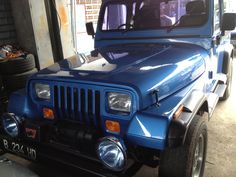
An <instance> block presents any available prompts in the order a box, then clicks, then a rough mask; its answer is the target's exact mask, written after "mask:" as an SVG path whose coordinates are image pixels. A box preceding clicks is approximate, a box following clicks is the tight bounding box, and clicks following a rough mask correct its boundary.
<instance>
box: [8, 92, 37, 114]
mask: <svg viewBox="0 0 236 177" xmlns="http://www.w3.org/2000/svg"><path fill="white" fill-rule="evenodd" d="M29 105H30V104H29V100H28V97H27V94H26V90H25V89H21V90H18V91H16V92H13V93H12V94H11V96H10V98H9V102H8V108H7V111H8V112H10V113H14V114H16V115H17V116H19V117H27V118H36V117H39V116H38V115H37V114H38V113H37V112H35V110H37V108H33V107H30V106H29ZM31 105H32V104H31Z"/></svg>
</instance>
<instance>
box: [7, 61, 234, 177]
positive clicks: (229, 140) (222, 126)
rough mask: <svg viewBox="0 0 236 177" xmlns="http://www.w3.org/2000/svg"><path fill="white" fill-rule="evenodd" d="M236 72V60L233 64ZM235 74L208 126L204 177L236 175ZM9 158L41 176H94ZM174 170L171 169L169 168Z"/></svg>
mask: <svg viewBox="0 0 236 177" xmlns="http://www.w3.org/2000/svg"><path fill="white" fill-rule="evenodd" d="M234 68H235V69H236V61H234ZM235 90H236V72H235V74H234V80H233V87H232V91H233V92H232V93H231V96H230V98H229V99H228V100H227V101H225V102H220V103H219V104H218V105H217V109H216V111H215V113H214V115H213V117H212V119H211V121H210V122H209V124H208V130H209V141H208V154H207V162H206V169H205V175H204V177H234V176H236V103H235V100H236V92H235ZM6 156H7V157H8V158H10V159H12V160H15V161H17V162H19V163H20V164H22V165H24V166H26V167H29V168H30V169H31V170H33V171H34V172H36V173H37V174H38V175H39V176H40V177H52V176H56V177H77V176H91V175H88V174H84V173H82V172H78V171H77V172H72V171H71V170H68V169H65V168H63V167H62V166H60V165H56V164H47V165H45V164H35V163H31V162H29V161H26V160H24V159H21V158H19V157H16V156H13V155H10V154H7V155H6ZM170 168H171V167H170ZM154 176H157V169H152V168H148V167H143V168H142V169H141V170H140V171H139V172H138V173H137V174H136V175H135V177H154Z"/></svg>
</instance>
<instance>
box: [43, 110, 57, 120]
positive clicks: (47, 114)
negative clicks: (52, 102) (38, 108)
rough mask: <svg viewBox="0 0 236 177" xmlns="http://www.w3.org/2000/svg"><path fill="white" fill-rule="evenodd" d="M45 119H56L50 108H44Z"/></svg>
mask: <svg viewBox="0 0 236 177" xmlns="http://www.w3.org/2000/svg"><path fill="white" fill-rule="evenodd" d="M43 117H44V118H45V119H49V120H53V119H54V112H53V110H52V109H50V108H43Z"/></svg>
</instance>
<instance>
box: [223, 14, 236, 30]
mask: <svg viewBox="0 0 236 177" xmlns="http://www.w3.org/2000/svg"><path fill="white" fill-rule="evenodd" d="M235 25H236V14H235V13H224V15H223V17H222V25H221V31H222V32H224V31H231V30H234V28H235Z"/></svg>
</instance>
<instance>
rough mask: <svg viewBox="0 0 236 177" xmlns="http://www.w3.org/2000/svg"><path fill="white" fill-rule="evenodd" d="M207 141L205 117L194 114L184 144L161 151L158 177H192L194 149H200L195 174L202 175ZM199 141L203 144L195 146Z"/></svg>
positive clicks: (201, 176)
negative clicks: (200, 156)
mask: <svg viewBox="0 0 236 177" xmlns="http://www.w3.org/2000/svg"><path fill="white" fill-rule="evenodd" d="M207 141H208V137H207V124H206V119H205V118H203V117H200V116H195V117H194V119H193V121H192V122H191V124H190V127H189V130H188V133H187V136H186V140H185V143H184V145H182V146H180V147H178V148H173V149H167V150H165V151H163V152H162V153H161V159H160V166H159V177H192V176H193V175H192V173H193V171H194V157H195V155H196V151H197V150H196V149H198V150H200V149H201V150H202V151H200V152H202V161H201V163H200V162H199V164H198V166H196V167H198V168H196V169H199V173H198V174H197V176H198V177H203V173H204V168H205V161H206V151H207ZM200 142H201V143H202V144H203V145H202V146H197V145H199V144H198V143H200ZM197 147H198V148H197ZM199 147H200V148H199ZM200 164H201V166H200Z"/></svg>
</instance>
